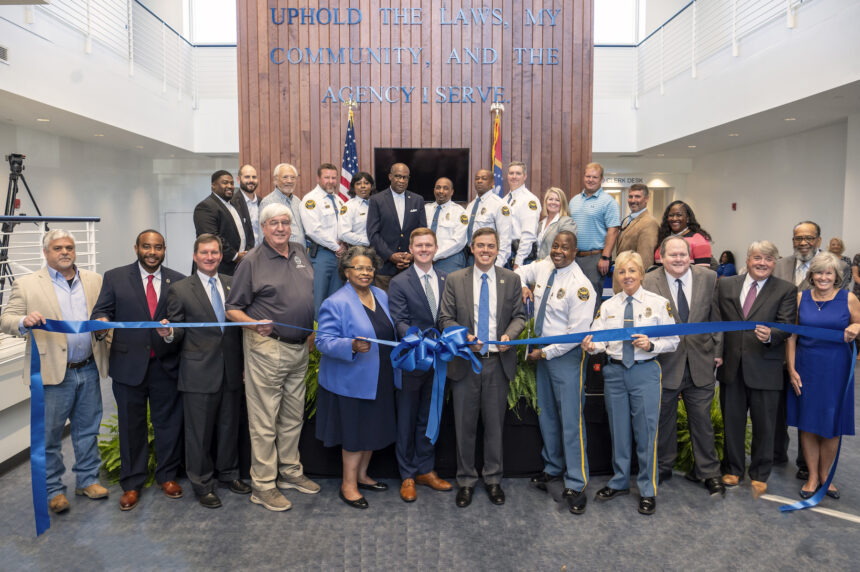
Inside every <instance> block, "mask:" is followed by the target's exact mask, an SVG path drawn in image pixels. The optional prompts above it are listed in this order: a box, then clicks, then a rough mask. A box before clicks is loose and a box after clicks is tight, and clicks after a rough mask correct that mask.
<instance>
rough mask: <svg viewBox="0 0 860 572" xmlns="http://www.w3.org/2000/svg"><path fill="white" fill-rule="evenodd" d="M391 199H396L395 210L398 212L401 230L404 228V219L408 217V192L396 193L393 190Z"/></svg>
mask: <svg viewBox="0 0 860 572" xmlns="http://www.w3.org/2000/svg"><path fill="white" fill-rule="evenodd" d="M391 197H392V198H393V199H394V210H396V211H397V220H399V221H400V228H403V217H405V216H406V191H403V192H402V193H395V192H394V191H393V190H392V191H391Z"/></svg>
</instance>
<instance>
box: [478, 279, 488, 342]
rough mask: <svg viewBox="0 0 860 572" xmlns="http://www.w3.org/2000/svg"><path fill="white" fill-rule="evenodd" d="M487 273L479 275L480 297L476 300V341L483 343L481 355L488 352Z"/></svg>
mask: <svg viewBox="0 0 860 572" xmlns="http://www.w3.org/2000/svg"><path fill="white" fill-rule="evenodd" d="M487 278H488V276H487V273H486V272H484V273H483V274H481V296H480V297H479V298H478V339H479V340H481V341H482V342H484V345H483V347H482V348H481V353H482V354H484V355H486V353H487V352H488V351H490V346H488V345H487V343H486V342H487V340H489V339H490V285H489V284H487Z"/></svg>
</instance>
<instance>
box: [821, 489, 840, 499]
mask: <svg viewBox="0 0 860 572" xmlns="http://www.w3.org/2000/svg"><path fill="white" fill-rule="evenodd" d="M824 494H826V495H827V496H829V497H830V498H832V499H833V500H839V491H837V490H836V489H827V492H826V493H824Z"/></svg>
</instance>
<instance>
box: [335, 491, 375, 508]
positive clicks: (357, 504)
mask: <svg viewBox="0 0 860 572" xmlns="http://www.w3.org/2000/svg"><path fill="white" fill-rule="evenodd" d="M337 494H338V495H339V496H340V500H342V501H343V502H345V503H346V504H348V505H349V506H351V507H352V508H369V507H370V505H369V504H367V499H366V498H364V497H358V498H357V499H355V500H349V499H348V498H346V496H344V494H343V491H338V492H337Z"/></svg>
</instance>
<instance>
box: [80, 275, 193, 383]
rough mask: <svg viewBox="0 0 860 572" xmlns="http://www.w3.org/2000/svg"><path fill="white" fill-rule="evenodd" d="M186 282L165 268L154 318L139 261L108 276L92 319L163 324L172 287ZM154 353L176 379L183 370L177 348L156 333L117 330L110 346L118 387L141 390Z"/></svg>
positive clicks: (150, 330) (146, 330)
mask: <svg viewBox="0 0 860 572" xmlns="http://www.w3.org/2000/svg"><path fill="white" fill-rule="evenodd" d="M183 278H185V276H184V275H183V274H180V273H179V272H176V271H175V270H171V269H170V268H167V267H166V266H163V265H162V267H161V293H160V294H159V296H158V305H157V306H156V307H155V316H153V317H150V315H149V305H148V304H147V302H146V291H145V290H144V287H143V281H142V280H141V278H140V266H139V265H138V263H137V261H135V262H133V263H131V264H129V265H127V266H120V267H119V268H114V269H113V270H108V271H107V272H105V277H104V282H103V283H102V290H101V293H99V299H98V301H97V302H96V305H95V307H94V308H93V311H92V319H93V320H95V319H96V318H107V319H108V320H110V321H112V322H113V321H115V322H148V321H160V320H163V319H164V318H166V317H167V293H168V292H169V290H170V288H171V286H172V285H173V284H175V283H176V282H179V281H180V280H182V279H183ZM150 350H154V351H155V357H156V359H158V360H159V361H160V362H161V367H162V368H164V371H165V372H167V375H169V376H170V377H172V378H176V375H177V373H178V370H179V353H178V351H177V346H176V344H167V343H165V342H164V339H162V337H161V336H159V335H158V333H157V332H156V331H155V330H154V329H132V328H129V329H123V328H118V329H115V330H113V340H112V341H111V345H110V376H111V378H113V380H114V381H115V382H117V383H121V384H123V385H130V386H137V385H140V384H141V383H143V378H144V376H145V375H146V370H147V369H148V368H149V354H150Z"/></svg>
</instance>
